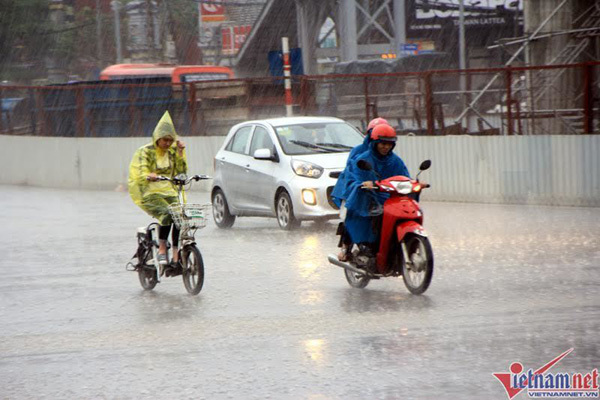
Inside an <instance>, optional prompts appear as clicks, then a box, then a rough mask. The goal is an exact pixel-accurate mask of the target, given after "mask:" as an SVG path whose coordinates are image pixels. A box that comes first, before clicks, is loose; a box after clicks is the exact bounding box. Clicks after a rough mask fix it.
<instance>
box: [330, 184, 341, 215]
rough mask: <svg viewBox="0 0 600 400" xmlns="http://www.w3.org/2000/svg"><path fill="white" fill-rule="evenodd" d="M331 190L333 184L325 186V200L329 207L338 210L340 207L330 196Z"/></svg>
mask: <svg viewBox="0 0 600 400" xmlns="http://www.w3.org/2000/svg"><path fill="white" fill-rule="evenodd" d="M331 192H333V186H329V187H327V201H328V202H329V205H330V206H331V208H333V209H334V210H339V209H340V208H339V207H338V206H337V205H336V204H335V203H334V202H333V199H332V198H331Z"/></svg>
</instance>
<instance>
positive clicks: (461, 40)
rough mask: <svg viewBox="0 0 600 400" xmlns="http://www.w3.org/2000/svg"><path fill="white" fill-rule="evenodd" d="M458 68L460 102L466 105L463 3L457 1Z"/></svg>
mask: <svg viewBox="0 0 600 400" xmlns="http://www.w3.org/2000/svg"><path fill="white" fill-rule="evenodd" d="M458 68H459V69H460V70H461V73H460V91H461V92H462V102H463V103H465V105H466V99H467V94H466V91H467V80H466V77H465V72H464V70H465V69H467V49H466V43H465V1H464V0H458Z"/></svg>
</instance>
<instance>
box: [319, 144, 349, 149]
mask: <svg viewBox="0 0 600 400" xmlns="http://www.w3.org/2000/svg"><path fill="white" fill-rule="evenodd" d="M317 144H318V145H320V146H329V147H334V148H336V149H353V148H354V147H352V146H346V145H345V144H341V143H317Z"/></svg>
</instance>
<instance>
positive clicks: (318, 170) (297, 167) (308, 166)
mask: <svg viewBox="0 0 600 400" xmlns="http://www.w3.org/2000/svg"><path fill="white" fill-rule="evenodd" d="M292 169H293V170H294V172H295V173H296V175H300V176H305V177H307V178H315V179H317V178H320V177H321V175H323V168H322V167H320V166H318V165H316V164H313V163H309V162H306V161H299V160H292Z"/></svg>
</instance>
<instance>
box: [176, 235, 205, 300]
mask: <svg viewBox="0 0 600 400" xmlns="http://www.w3.org/2000/svg"><path fill="white" fill-rule="evenodd" d="M181 262H182V266H183V273H182V277H183V285H184V286H185V289H186V290H187V291H188V293H189V294H191V295H197V294H198V293H200V291H201V290H202V285H204V261H203V260H202V254H200V250H198V248H197V247H196V245H193V244H190V245H188V246H185V247H184V248H183V251H182V252H181Z"/></svg>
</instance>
